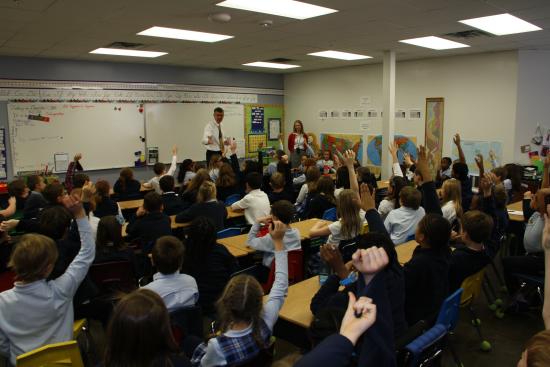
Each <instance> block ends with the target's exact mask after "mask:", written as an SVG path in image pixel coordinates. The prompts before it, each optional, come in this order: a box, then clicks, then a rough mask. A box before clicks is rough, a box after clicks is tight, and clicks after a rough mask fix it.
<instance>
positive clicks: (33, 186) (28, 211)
mask: <svg viewBox="0 0 550 367" xmlns="http://www.w3.org/2000/svg"><path fill="white" fill-rule="evenodd" d="M27 185H28V187H29V190H31V193H30V194H29V197H28V198H27V200H26V201H25V207H24V208H23V218H33V217H36V216H37V215H38V212H39V211H40V209H42V208H43V207H45V206H46V204H47V201H46V199H45V198H44V195H42V192H43V191H44V189H45V188H46V183H45V182H44V177H42V176H39V175H32V176H29V178H28V179H27ZM1 213H2V212H0V214H1ZM4 217H6V216H5V215H4Z"/></svg>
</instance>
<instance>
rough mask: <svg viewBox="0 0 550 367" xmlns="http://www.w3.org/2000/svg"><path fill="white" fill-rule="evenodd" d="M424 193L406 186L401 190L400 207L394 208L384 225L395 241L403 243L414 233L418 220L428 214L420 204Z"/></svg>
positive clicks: (397, 243)
mask: <svg viewBox="0 0 550 367" xmlns="http://www.w3.org/2000/svg"><path fill="white" fill-rule="evenodd" d="M421 201H422V194H421V193H420V191H418V190H416V189H414V188H412V187H410V186H406V187H404V188H403V189H402V190H401V191H400V192H399V203H400V205H401V206H400V207H399V208H398V209H394V210H392V211H391V212H390V213H389V214H388V216H387V217H386V219H385V220H384V226H385V227H386V231H388V233H389V235H390V237H391V239H392V241H393V243H395V244H396V245H401V244H402V243H405V242H407V240H408V239H409V237H411V236H413V235H414V232H415V230H416V226H417V225H418V222H420V220H421V219H422V218H423V217H424V215H425V214H426V213H425V211H424V208H422V207H421V206H420V204H421Z"/></svg>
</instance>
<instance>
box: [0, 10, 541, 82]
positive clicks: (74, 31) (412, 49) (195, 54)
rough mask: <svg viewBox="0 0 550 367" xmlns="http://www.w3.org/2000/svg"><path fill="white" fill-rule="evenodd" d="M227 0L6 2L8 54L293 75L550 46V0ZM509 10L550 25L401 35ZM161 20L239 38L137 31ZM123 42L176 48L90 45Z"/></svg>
mask: <svg viewBox="0 0 550 367" xmlns="http://www.w3.org/2000/svg"><path fill="white" fill-rule="evenodd" d="M220 1H221V0H156V1H152V0H92V1H90V0H87V1H84V0H0V55H10V56H31V57H45V58H63V59H75V60H98V61H121V62H139V63H150V64H165V65H180V66H197V67H206V68H232V69H243V70H252V71H262V72H266V71H267V72H269V71H270V70H269V69H263V68H261V69H260V68H253V67H246V66H242V64H243V63H247V62H253V61H266V60H270V59H274V58H287V59H291V60H292V62H291V63H294V64H298V65H301V66H302V67H301V68H297V69H291V70H289V71H283V72H289V73H290V72H296V71H305V70H316V69H324V68H334V67H340V66H349V65H357V64H368V63H380V62H381V60H382V53H383V51H384V50H395V51H396V55H397V60H411V59H421V58H429V57H438V56H448V55H464V54H471V53H481V52H491V51H501V50H516V49H538V50H550V1H548V0H306V1H307V2H309V3H312V4H316V5H322V6H327V7H330V8H334V9H338V10H339V12H337V13H333V14H329V15H325V16H321V17H316V18H310V19H307V20H295V19H290V18H283V17H278V16H272V15H267V14H260V13H253V12H248V11H240V10H233V9H228V8H221V7H217V6H215V4H216V3H218V2H220ZM258 1H259V0H258ZM216 12H225V13H229V14H230V15H231V17H232V20H231V21H230V22H229V23H225V24H220V23H214V22H211V21H209V19H208V16H209V15H210V14H212V13H216ZM505 12H508V13H511V14H513V15H515V16H518V17H520V18H522V19H524V20H526V21H528V22H531V23H534V24H535V25H537V26H539V27H541V28H543V30H542V31H537V32H530V33H524V34H517V35H508V36H500V37H496V36H495V37H487V36H482V37H477V38H472V39H467V40H461V39H455V38H450V39H453V40H456V41H459V42H463V43H466V44H469V45H470V46H471V47H469V48H462V49H455V50H447V51H434V50H429V49H425V48H420V47H416V46H412V45H407V44H402V43H399V42H398V41H399V40H400V39H407V38H414V37H422V36H428V35H438V36H441V35H444V34H447V33H454V32H460V31H466V30H469V29H472V28H470V27H468V26H466V25H464V24H461V23H458V22H457V21H458V20H461V19H467V18H474V17H481V16H487V15H494V14H500V13H505ZM266 19H269V20H272V21H273V25H272V26H271V27H270V28H262V27H261V26H260V25H259V22H260V21H262V20H266ZM155 25H156V26H164V27H172V28H181V29H189V30H196V31H205V32H212V33H221V34H227V35H233V36H235V38H232V39H229V40H225V41H221V42H217V43H201V42H192V41H181V40H174V39H162V38H156V37H145V36H137V35H136V33H138V32H140V31H143V30H145V29H147V28H149V27H151V26H155ZM546 29H548V30H546ZM116 41H123V42H136V43H143V44H144V46H143V47H142V48H141V49H143V50H154V51H165V52H168V53H169V54H168V55H165V56H161V57H159V58H156V59H142V58H131V57H120V56H105V55H92V54H89V51H91V50H94V49H96V48H99V47H105V46H107V45H109V44H111V43H113V42H116ZM327 49H332V50H339V51H347V52H354V53H360V54H366V55H370V56H372V57H373V59H369V60H360V61H339V60H331V59H325V58H319V57H313V56H308V55H307V54H308V53H310V52H316V51H323V50H327ZM273 72H276V73H279V72H280V71H277V70H274V71H273Z"/></svg>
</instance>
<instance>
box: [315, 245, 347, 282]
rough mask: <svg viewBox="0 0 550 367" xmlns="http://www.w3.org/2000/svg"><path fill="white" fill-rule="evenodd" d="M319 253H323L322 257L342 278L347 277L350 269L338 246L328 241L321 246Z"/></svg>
mask: <svg viewBox="0 0 550 367" xmlns="http://www.w3.org/2000/svg"><path fill="white" fill-rule="evenodd" d="M319 254H320V255H321V259H323V261H324V262H326V263H327V264H328V265H329V266H330V268H331V269H332V270H334V272H335V273H336V275H338V277H339V278H340V279H345V278H346V277H347V276H348V275H349V270H348V269H347V268H346V265H345V264H344V260H343V259H342V254H341V253H340V251H339V250H338V249H337V248H334V247H333V246H332V245H331V244H328V243H327V244H325V245H323V246H321V247H320V249H319Z"/></svg>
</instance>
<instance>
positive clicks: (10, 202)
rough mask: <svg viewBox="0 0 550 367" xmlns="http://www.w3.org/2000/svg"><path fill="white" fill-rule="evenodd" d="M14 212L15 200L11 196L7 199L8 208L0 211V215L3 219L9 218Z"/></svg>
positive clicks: (15, 208) (15, 207)
mask: <svg viewBox="0 0 550 367" xmlns="http://www.w3.org/2000/svg"><path fill="white" fill-rule="evenodd" d="M16 210H17V199H16V198H15V196H11V197H10V198H9V199H8V207H7V208H6V209H3V210H0V215H2V216H3V217H4V218H9V217H11V216H12V215H14V214H15V211H16Z"/></svg>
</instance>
